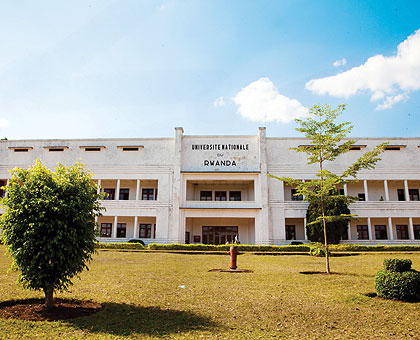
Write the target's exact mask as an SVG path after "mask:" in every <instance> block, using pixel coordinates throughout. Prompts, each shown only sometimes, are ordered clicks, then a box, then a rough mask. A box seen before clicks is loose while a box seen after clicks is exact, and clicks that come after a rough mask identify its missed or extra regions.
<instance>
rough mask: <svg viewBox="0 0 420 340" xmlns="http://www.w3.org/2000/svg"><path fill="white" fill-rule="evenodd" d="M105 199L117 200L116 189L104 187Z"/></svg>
mask: <svg viewBox="0 0 420 340" xmlns="http://www.w3.org/2000/svg"><path fill="white" fill-rule="evenodd" d="M104 193H105V200H107V201H112V200H115V189H111V188H107V189H104Z"/></svg>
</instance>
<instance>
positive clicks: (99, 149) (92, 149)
mask: <svg viewBox="0 0 420 340" xmlns="http://www.w3.org/2000/svg"><path fill="white" fill-rule="evenodd" d="M85 151H88V152H89V151H101V148H85Z"/></svg>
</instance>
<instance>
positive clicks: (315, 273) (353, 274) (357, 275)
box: [299, 271, 375, 278]
mask: <svg viewBox="0 0 420 340" xmlns="http://www.w3.org/2000/svg"><path fill="white" fill-rule="evenodd" d="M299 274H303V275H327V276H329V275H340V276H356V277H372V278H373V277H374V276H375V275H370V274H356V273H339V272H330V274H327V273H326V272H318V271H301V272H299Z"/></svg>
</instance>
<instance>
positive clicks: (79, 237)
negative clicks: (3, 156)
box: [0, 160, 103, 308]
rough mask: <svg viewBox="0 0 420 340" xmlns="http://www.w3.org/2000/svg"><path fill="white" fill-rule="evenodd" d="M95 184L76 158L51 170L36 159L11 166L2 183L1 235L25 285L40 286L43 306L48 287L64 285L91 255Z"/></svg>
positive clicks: (49, 302) (96, 211) (50, 290)
mask: <svg viewBox="0 0 420 340" xmlns="http://www.w3.org/2000/svg"><path fill="white" fill-rule="evenodd" d="M99 198H100V195H99V194H98V193H97V185H96V183H94V182H92V179H91V173H90V172H89V171H88V170H87V169H85V167H84V165H83V164H81V163H79V162H77V163H75V164H74V165H72V166H69V167H65V166H63V165H61V164H58V165H57V166H56V167H55V171H54V172H52V171H51V170H49V169H48V168H47V167H46V166H44V165H43V164H42V162H41V161H39V160H37V161H36V163H35V165H33V166H32V167H31V168H29V169H27V170H25V169H20V168H15V169H13V170H12V178H11V180H9V182H8V184H7V186H6V196H5V197H4V198H3V201H2V205H3V207H4V210H5V213H4V214H3V215H2V217H1V220H0V226H1V229H2V230H3V233H2V238H3V241H4V243H5V245H6V247H7V250H8V251H9V253H10V254H11V256H12V258H13V263H12V268H13V269H15V270H20V275H19V282H20V283H21V284H22V285H23V287H24V288H25V289H31V290H41V289H42V290H43V291H44V293H45V306H46V308H51V307H52V305H53V294H54V291H56V290H59V291H62V290H65V289H67V288H68V286H69V285H71V284H72V282H71V279H72V277H73V276H75V275H77V274H79V273H80V272H82V271H83V269H85V268H86V269H88V267H87V263H88V262H89V261H90V260H91V259H92V254H93V253H94V251H95V249H94V245H95V241H96V230H95V229H96V228H95V227H96V222H95V217H96V216H99V215H100V214H101V211H102V210H103V208H101V207H100V205H99V202H98V199H99Z"/></svg>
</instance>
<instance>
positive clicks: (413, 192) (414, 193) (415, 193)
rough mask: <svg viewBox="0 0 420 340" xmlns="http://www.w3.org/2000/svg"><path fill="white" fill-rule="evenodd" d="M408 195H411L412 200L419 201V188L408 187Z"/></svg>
mask: <svg viewBox="0 0 420 340" xmlns="http://www.w3.org/2000/svg"><path fill="white" fill-rule="evenodd" d="M408 196H409V197H410V201H418V200H419V189H408Z"/></svg>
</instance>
